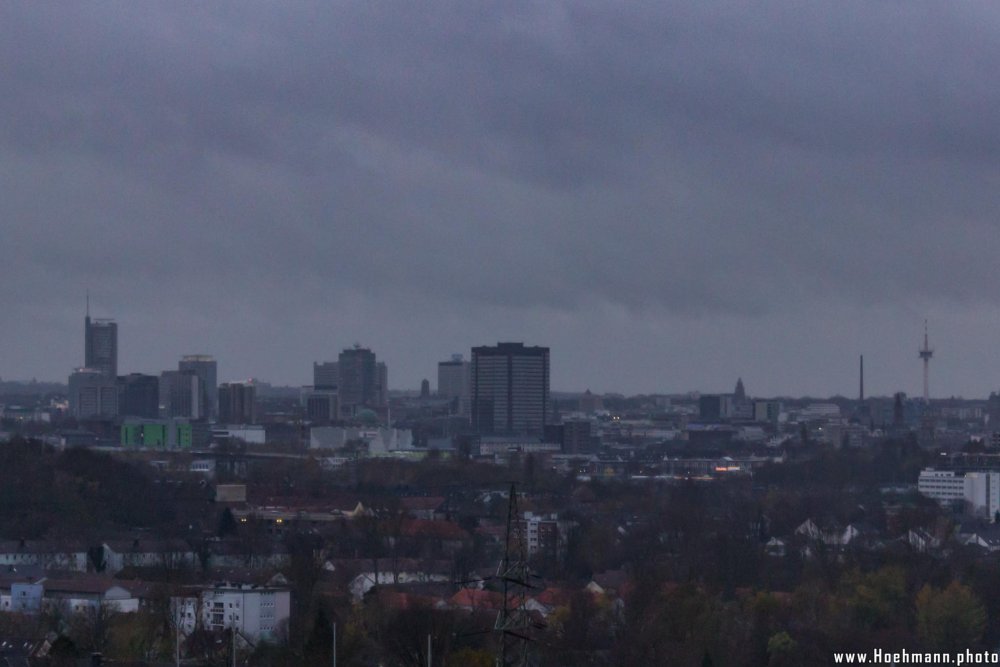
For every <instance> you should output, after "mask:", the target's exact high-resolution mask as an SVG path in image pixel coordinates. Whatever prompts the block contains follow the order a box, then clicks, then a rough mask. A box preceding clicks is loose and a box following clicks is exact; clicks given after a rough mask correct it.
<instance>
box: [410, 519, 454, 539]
mask: <svg viewBox="0 0 1000 667" xmlns="http://www.w3.org/2000/svg"><path fill="white" fill-rule="evenodd" d="M400 532H401V533H402V534H403V535H406V536H407V537H426V538H436V539H439V540H466V539H468V538H469V534H468V533H467V532H465V531H464V530H462V528H460V527H459V525H458V524H457V523H453V522H451V521H432V520H430V519H408V520H406V521H403V523H402V525H401V526H400Z"/></svg>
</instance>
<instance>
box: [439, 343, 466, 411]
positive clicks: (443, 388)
mask: <svg viewBox="0 0 1000 667" xmlns="http://www.w3.org/2000/svg"><path fill="white" fill-rule="evenodd" d="M471 383H472V364H471V363H469V362H468V361H465V360H463V358H462V355H461V354H453V355H451V359H450V360H449V361H439V362H438V384H437V392H438V396H441V397H442V398H448V399H451V401H452V404H453V405H454V409H453V412H454V413H455V414H460V415H468V414H469V407H470V403H471V400H470V399H471V396H472V391H471V389H470V387H471Z"/></svg>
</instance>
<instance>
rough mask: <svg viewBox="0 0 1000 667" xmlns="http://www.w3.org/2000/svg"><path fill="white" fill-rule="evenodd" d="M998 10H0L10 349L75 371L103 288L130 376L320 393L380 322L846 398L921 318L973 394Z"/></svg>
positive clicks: (581, 380) (393, 334) (943, 372)
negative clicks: (257, 380)
mask: <svg viewBox="0 0 1000 667" xmlns="http://www.w3.org/2000/svg"><path fill="white" fill-rule="evenodd" d="M998 28H1000V10H998V9H997V8H996V7H995V4H994V3H989V2H985V1H983V2H963V3H938V2H906V3H902V2H879V3H872V2H838V3H830V4H828V5H824V6H806V5H803V4H802V3H797V2H777V3H769V4H767V5H766V6H751V5H747V4H746V3H737V2H729V3H727V2H723V3H702V2H674V3H627V4H625V5H623V6H614V5H612V4H609V3H599V2H594V3H578V2H574V3H560V2H547V3H527V2H525V3H519V2H495V3H482V4H479V5H476V4H474V3H466V2H438V1H435V2H428V3H382V2H363V3H362V2H358V3H335V5H332V4H331V3H315V4H307V3H292V4H280V3H252V2H239V3H216V4H212V5H210V6H191V5H185V6H181V5H177V4H176V3H159V4H157V3H138V4H137V3H117V4H115V3H102V4H101V5H97V6H94V5H77V6H65V5H52V4H40V3H21V4H14V5H7V6H4V7H3V8H0V62H3V63H5V66H4V67H3V68H0V90H3V91H4V94H3V95H0V118H3V119H4V122H3V123H2V124H0V148H2V153H0V176H2V178H0V220H2V222H0V225H2V235H3V242H2V244H0V265H2V267H3V269H2V276H3V278H4V280H3V282H4V289H3V290H0V312H3V313H4V318H3V319H4V323H3V326H2V327H0V375H2V376H3V377H5V378H6V377H32V376H37V377H40V378H61V377H63V376H65V374H66V373H67V372H68V370H69V368H70V367H72V366H74V365H78V364H79V363H81V361H82V359H81V358H82V349H81V348H82V334H81V329H82V323H81V322H80V317H81V310H82V302H83V293H84V291H85V290H86V289H90V290H91V293H92V294H93V295H94V303H95V310H96V311H99V312H98V314H101V315H109V316H114V317H116V318H117V319H118V320H119V322H120V326H121V338H122V340H121V348H122V363H121V366H122V367H123V368H125V369H132V370H143V371H155V370H159V369H160V368H164V367H168V366H171V365H173V364H174V363H175V359H176V356H177V355H179V354H182V353H186V352H196V351H205V352H209V353H213V354H215V355H216V356H217V357H219V359H220V366H221V369H220V372H221V374H222V375H223V376H226V377H238V376H247V375H256V376H261V377H265V378H269V379H272V380H274V381H277V382H288V383H306V382H308V381H309V373H310V368H311V366H310V363H311V361H312V360H314V359H320V358H330V357H332V356H333V355H335V354H336V352H337V350H338V349H339V348H340V347H342V346H345V345H348V344H350V343H352V342H354V341H355V340H358V341H361V342H364V343H367V344H370V345H372V346H373V347H374V348H375V349H376V352H377V353H378V354H379V356H380V358H384V359H385V360H386V361H387V362H388V363H389V365H390V374H391V378H390V382H391V384H392V385H393V386H395V387H408V386H416V385H417V383H418V382H419V380H420V378H421V377H425V376H429V377H431V378H432V379H433V374H434V368H435V366H434V364H435V362H436V361H437V360H438V359H439V358H446V355H447V354H448V353H450V352H452V351H466V352H467V350H468V347H469V346H471V345H477V344H483V343H488V342H492V341H495V340H496V339H500V338H503V339H516V340H521V339H524V340H527V341H528V342H531V343H535V344H548V345H550V346H551V347H552V348H553V384H554V386H556V387H558V388H567V389H569V388H575V389H582V388H584V387H585V386H592V387H594V388H595V389H598V390H612V389H618V390H622V391H640V390H642V391H654V390H659V391H678V390H683V389H698V388H701V389H715V390H718V389H725V388H729V385H730V384H732V383H733V382H735V376H736V375H737V374H742V375H744V377H745V378H746V379H747V381H748V385H749V388H750V389H751V391H753V390H754V389H755V387H758V388H759V391H760V392H761V393H774V394H776V393H806V392H809V393H819V394H823V393H834V392H836V391H844V392H852V391H853V387H854V386H855V382H854V379H853V373H854V368H855V366H856V356H857V354H859V353H861V352H864V353H866V356H868V357H869V359H871V361H869V367H870V368H872V369H877V368H884V375H883V376H882V377H881V378H876V379H872V380H870V382H869V384H870V385H871V386H872V387H873V388H874V389H875V390H876V391H886V392H889V391H893V390H896V389H904V390H910V391H916V390H917V388H918V387H919V367H918V364H917V361H916V359H915V347H916V345H917V343H918V342H919V336H920V333H921V332H920V328H921V325H922V320H923V318H924V317H925V316H926V317H929V318H930V319H931V320H932V327H933V329H932V334H933V335H935V336H937V337H938V339H940V340H941V342H942V345H943V346H944V348H945V349H948V350H950V351H949V352H948V354H944V351H942V353H941V354H939V359H936V360H935V372H936V373H937V375H935V376H934V377H935V381H936V384H935V388H938V387H940V391H942V392H947V393H965V394H967V395H975V394H977V393H984V392H985V391H988V390H989V388H991V387H994V386H995V385H997V384H998V382H997V381H996V380H994V378H997V377H998V375H1000V361H998V362H992V361H990V359H991V358H992V355H991V353H992V350H993V345H992V341H993V337H994V335H995V332H996V325H997V324H998V322H997V320H998V318H1000V290H997V289H996V288H995V286H994V274H995V273H996V271H995V268H996V266H997V257H998V256H1000V235H998V234H997V226H998V221H997V213H998V211H1000V194H998V193H1000V188H998V185H1000V170H998V166H997V165H998V164H1000V159H998V158H1000V126H997V124H996V122H995V119H996V117H997V113H998V112H1000V88H998V87H997V86H996V85H995V78H996V77H995V72H996V70H997V68H998V66H1000V30H998ZM910 348H914V349H913V350H911V349H910ZM984 359H986V361H985V362H984ZM939 367H940V368H939ZM873 372H874V371H873Z"/></svg>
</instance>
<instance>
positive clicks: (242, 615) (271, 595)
mask: <svg viewBox="0 0 1000 667" xmlns="http://www.w3.org/2000/svg"><path fill="white" fill-rule="evenodd" d="M174 604H175V605H179V607H180V613H181V628H182V630H183V631H184V632H185V633H186V634H190V633H191V632H194V630H195V628H196V627H198V626H199V624H200V627H203V628H206V629H209V630H221V629H223V628H232V627H235V628H236V629H237V631H238V632H239V633H240V634H241V635H243V637H245V638H247V639H248V640H250V641H251V642H254V643H256V642H257V641H258V640H260V639H274V638H275V637H276V636H277V633H278V632H279V630H280V629H281V625H282V623H283V622H286V621H287V620H288V617H289V615H290V613H291V593H290V592H289V591H288V590H287V589H284V588H273V587H269V586H253V585H249V584H242V585H241V584H219V585H217V586H215V587H213V588H205V589H202V590H201V591H200V592H199V593H198V594H196V595H191V596H190V597H185V598H182V599H175V601H174Z"/></svg>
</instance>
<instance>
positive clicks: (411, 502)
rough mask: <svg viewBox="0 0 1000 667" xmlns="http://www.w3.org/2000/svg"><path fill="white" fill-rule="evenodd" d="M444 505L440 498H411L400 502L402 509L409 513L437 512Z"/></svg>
mask: <svg viewBox="0 0 1000 667" xmlns="http://www.w3.org/2000/svg"><path fill="white" fill-rule="evenodd" d="M443 504H444V498H442V497H440V496H430V497H425V496H410V497H408V498H403V499H402V500H400V501H399V505H400V507H402V508H403V509H404V510H406V511H408V512H418V511H427V510H436V509H438V508H439V507H441V505H443Z"/></svg>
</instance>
